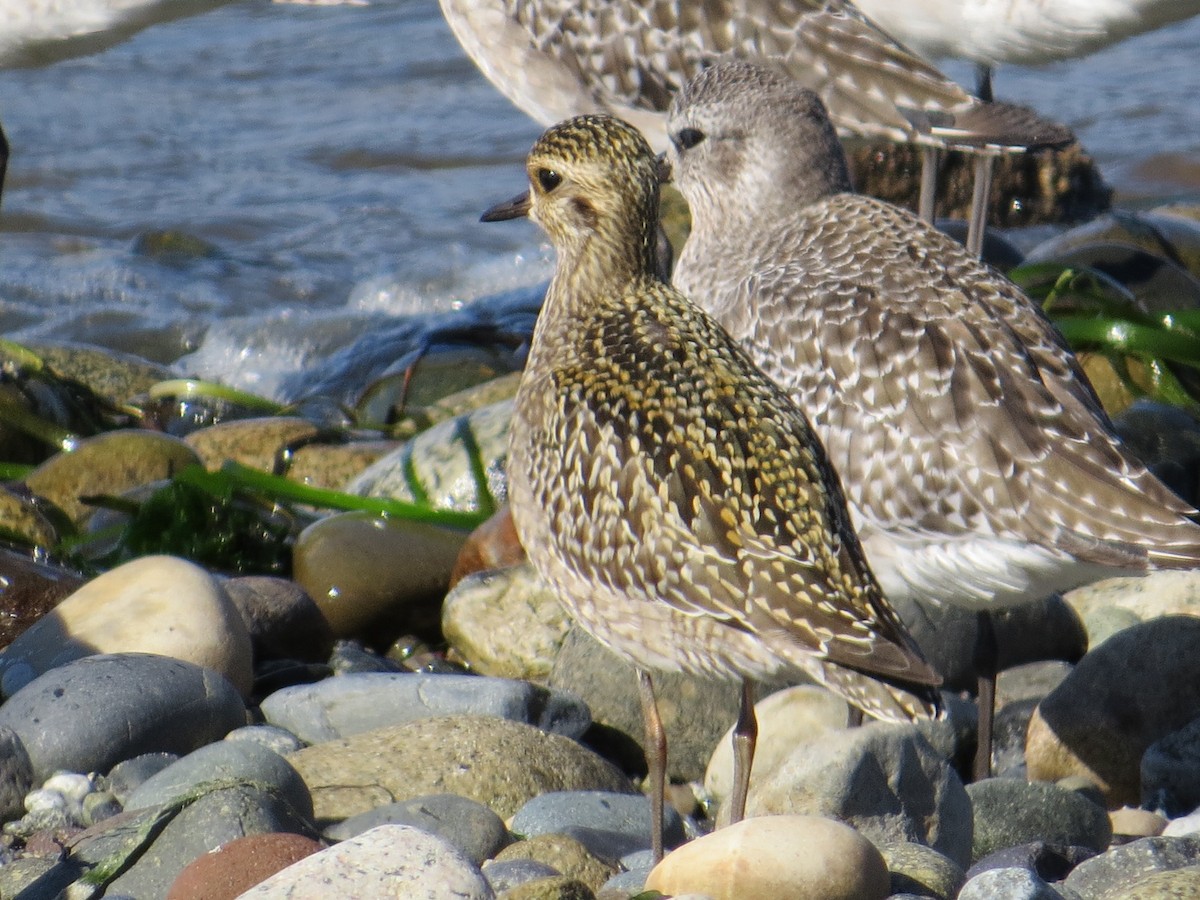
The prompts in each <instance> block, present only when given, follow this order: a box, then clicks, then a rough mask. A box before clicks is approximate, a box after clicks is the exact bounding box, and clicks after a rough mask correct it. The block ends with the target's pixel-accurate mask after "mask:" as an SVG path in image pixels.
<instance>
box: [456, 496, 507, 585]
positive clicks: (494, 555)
mask: <svg viewBox="0 0 1200 900" xmlns="http://www.w3.org/2000/svg"><path fill="white" fill-rule="evenodd" d="M523 562H525V548H524V547H522V546H521V539H520V538H519V537H518V536H517V527H516V526H515V525H514V524H513V520H512V514H511V513H510V512H509V509H508V504H505V505H504V506H502V507H500V509H499V510H498V511H497V512H496V514H495V515H494V516H492V517H491V518H490V519H488V520H487V521H486V522H484V523H483V524H482V525H480V526H479V527H478V528H476V529H475V530H474V531H472V532H471V536H470V537H469V538H467V542H466V543H465V544H463V548H462V551H461V552H460V553H459V554H458V559H457V560H456V561H455V563H454V571H453V572H451V573H450V587H454V586H455V585H456V584H458V583H459V582H460V581H462V580H463V579H464V578H466V577H467V576H468V575H470V574H471V573H473V572H486V571H489V570H491V569H503V568H507V567H508V566H516V565H519V564H520V563H523Z"/></svg>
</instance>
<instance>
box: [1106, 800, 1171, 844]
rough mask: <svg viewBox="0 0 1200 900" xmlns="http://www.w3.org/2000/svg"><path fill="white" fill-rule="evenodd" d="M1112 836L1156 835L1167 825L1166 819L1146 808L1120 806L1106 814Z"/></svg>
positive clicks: (1136, 836) (1138, 836) (1137, 836)
mask: <svg viewBox="0 0 1200 900" xmlns="http://www.w3.org/2000/svg"><path fill="white" fill-rule="evenodd" d="M1108 821H1109V822H1110V823H1111V824H1112V833H1113V836H1114V837H1135V838H1141V837H1156V836H1158V835H1160V834H1162V833H1163V829H1165V828H1166V827H1167V820H1166V819H1164V818H1163V817H1162V816H1160V815H1159V814H1158V813H1154V812H1150V810H1148V809H1134V808H1133V807H1131V806H1122V807H1121V808H1120V809H1114V810H1113V811H1112V812H1111V813H1109V814H1108Z"/></svg>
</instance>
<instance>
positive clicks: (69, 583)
mask: <svg viewBox="0 0 1200 900" xmlns="http://www.w3.org/2000/svg"><path fill="white" fill-rule="evenodd" d="M83 583H84V579H83V578H81V577H80V576H79V575H77V574H75V573H74V572H71V571H68V570H67V569H63V568H60V567H58V566H51V565H46V564H44V563H37V562H34V561H33V560H31V559H29V557H27V556H23V555H22V554H20V553H15V552H13V551H11V550H5V549H3V548H0V648H3V647H7V646H8V645H9V644H11V643H12V641H13V639H14V638H15V637H16V636H17V635H19V634H20V633H21V632H23V631H25V629H27V628H28V627H29V626H30V625H32V624H33V623H34V622H36V621H37V620H38V619H40V618H41V617H42V616H44V615H45V614H46V613H48V612H49V611H50V610H52V609H53V608H54V607H55V606H57V605H58V603H59V602H60V601H61V600H62V599H63V598H64V597H67V596H69V595H70V594H72V593H74V592H75V591H76V590H77V589H78V588H79V587H80V585H82V584H83Z"/></svg>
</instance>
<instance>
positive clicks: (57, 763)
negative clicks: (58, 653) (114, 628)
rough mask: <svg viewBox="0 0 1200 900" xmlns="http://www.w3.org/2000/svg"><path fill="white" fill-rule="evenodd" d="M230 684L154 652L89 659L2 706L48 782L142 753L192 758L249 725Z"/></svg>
mask: <svg viewBox="0 0 1200 900" xmlns="http://www.w3.org/2000/svg"><path fill="white" fill-rule="evenodd" d="M245 717H246V709H245V705H244V704H243V702H242V698H241V695H240V694H239V693H238V691H237V690H236V689H235V688H234V687H233V685H232V684H230V683H229V681H227V680H226V679H225V678H223V677H221V676H220V675H218V674H216V673H215V672H213V671H211V670H210V669H205V668H201V667H200V666H197V665H194V664H192V663H188V662H184V661H183V660H178V659H171V658H169V657H165V656H154V655H151V654H147V653H117V654H106V655H100V656H88V657H84V658H83V659H78V660H75V661H74V662H70V663H67V664H66V665H63V666H60V667H58V668H55V669H51V670H50V671H49V672H47V673H46V674H45V675H42V676H41V677H39V678H37V679H36V680H34V681H33V682H31V683H30V684H28V685H26V686H25V687H24V688H23V689H22V690H21V691H19V692H18V693H17V694H16V695H14V696H12V697H10V698H9V699H8V700H7V701H6V702H5V703H4V705H3V706H0V727H7V728H10V729H11V730H12V731H13V732H15V733H16V735H17V736H18V737H19V738H20V740H21V743H22V744H23V745H24V747H25V749H26V752H28V754H29V759H30V762H31V764H32V768H33V773H34V778H35V779H37V780H42V779H45V778H48V777H49V776H50V775H51V774H53V773H54V772H56V771H59V770H66V771H69V772H103V771H106V770H107V769H109V768H111V767H112V766H114V765H115V764H116V763H118V762H120V761H121V760H124V759H129V758H130V757H133V756H137V755H139V754H142V753H150V752H169V753H189V752H191V751H192V750H194V749H196V748H197V747H201V746H204V745H205V744H209V743H211V742H212V741H214V740H218V739H220V738H221V737H223V736H224V735H225V734H226V733H228V732H229V731H231V730H232V729H234V728H236V727H238V726H240V725H244V724H245V722H246V718H245Z"/></svg>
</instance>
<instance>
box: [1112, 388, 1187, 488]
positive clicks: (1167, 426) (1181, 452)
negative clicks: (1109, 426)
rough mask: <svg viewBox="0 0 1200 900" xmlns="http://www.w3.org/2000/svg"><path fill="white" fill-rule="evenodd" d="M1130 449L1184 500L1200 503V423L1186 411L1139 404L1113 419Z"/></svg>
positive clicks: (1118, 432)
mask: <svg viewBox="0 0 1200 900" xmlns="http://www.w3.org/2000/svg"><path fill="white" fill-rule="evenodd" d="M1113 427H1114V428H1115V429H1116V431H1117V434H1119V435H1120V436H1121V440H1123V441H1124V442H1125V444H1126V446H1128V447H1129V449H1130V450H1132V451H1133V453H1134V455H1136V456H1137V458H1138V459H1140V460H1141V461H1142V462H1144V463H1145V464H1146V465H1147V467H1149V469H1150V471H1152V472H1153V473H1154V474H1155V475H1157V476H1158V477H1159V479H1160V480H1162V481H1163V482H1164V483H1165V484H1166V485H1167V487H1169V488H1171V490H1173V491H1174V492H1175V493H1177V494H1178V495H1179V496H1180V497H1182V498H1183V499H1184V500H1186V501H1187V502H1188V503H1191V504H1192V505H1193V506H1195V505H1196V504H1197V503H1198V502H1200V474H1198V473H1200V421H1197V419H1196V417H1195V416H1193V415H1192V414H1191V413H1189V412H1187V411H1186V410H1183V409H1180V408H1179V407H1178V406H1170V405H1168V404H1166V403H1156V402H1154V401H1152V400H1138V401H1136V402H1135V403H1133V404H1132V405H1130V406H1129V407H1128V408H1127V409H1125V410H1124V411H1123V412H1121V414H1120V415H1118V416H1115V417H1114V418H1113Z"/></svg>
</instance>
